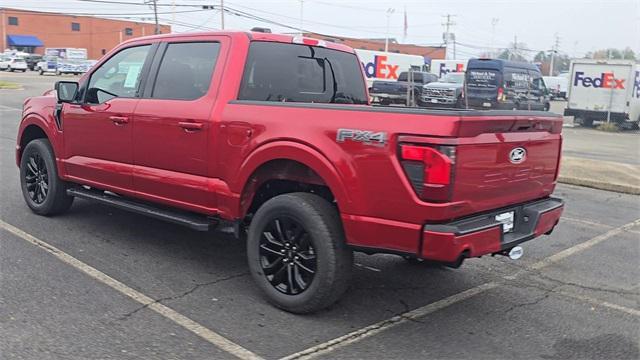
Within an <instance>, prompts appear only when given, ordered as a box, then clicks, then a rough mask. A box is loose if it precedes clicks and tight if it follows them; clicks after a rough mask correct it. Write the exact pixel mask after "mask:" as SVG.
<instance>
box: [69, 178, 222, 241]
mask: <svg viewBox="0 0 640 360" xmlns="http://www.w3.org/2000/svg"><path fill="white" fill-rule="evenodd" d="M67 195H69V196H73V197H77V198H80V199H85V200H90V201H96V202H99V203H102V204H106V205H110V206H113V207H117V208H119V209H122V210H126V211H131V212H134V213H138V214H142V215H146V216H150V217H152V218H156V219H160V220H164V221H168V222H171V223H174V224H178V225H183V226H186V227H188V228H191V229H193V230H197V231H209V229H211V228H214V227H215V226H216V225H217V222H216V220H213V219H211V218H208V217H206V216H204V215H198V214H194V213H189V212H185V211H180V210H173V209H168V208H164V207H158V206H154V205H152V204H149V203H144V202H140V201H136V200H131V199H125V198H123V197H120V196H117V195H111V194H109V193H105V192H103V191H97V190H89V189H85V188H71V189H67Z"/></svg>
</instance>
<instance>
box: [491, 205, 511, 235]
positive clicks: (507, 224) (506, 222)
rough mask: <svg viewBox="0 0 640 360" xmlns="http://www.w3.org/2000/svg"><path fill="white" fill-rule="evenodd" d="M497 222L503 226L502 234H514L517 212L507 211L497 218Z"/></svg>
mask: <svg viewBox="0 0 640 360" xmlns="http://www.w3.org/2000/svg"><path fill="white" fill-rule="evenodd" d="M495 219H496V221H497V222H499V223H501V224H502V233H503V234H507V233H510V232H513V229H514V227H515V226H514V224H515V221H514V220H515V211H507V212H503V213H500V214H498V215H496V216H495Z"/></svg>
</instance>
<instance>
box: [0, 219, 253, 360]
mask: <svg viewBox="0 0 640 360" xmlns="http://www.w3.org/2000/svg"><path fill="white" fill-rule="evenodd" d="M0 228H3V229H5V230H6V231H8V232H10V233H11V234H13V235H15V236H17V237H18V238H20V239H23V240H25V241H27V242H29V243H31V244H33V245H35V246H37V247H39V248H41V249H43V250H44V251H46V252H48V253H49V254H51V255H53V256H55V257H56V258H58V260H60V261H62V262H63V263H66V264H67V265H70V266H72V267H74V268H76V269H77V270H80V271H82V272H83V273H85V274H87V275H89V276H90V277H92V278H94V279H95V280H97V281H99V282H101V283H103V284H105V285H107V286H109V287H111V288H112V289H114V290H116V291H118V292H119V293H121V294H123V295H125V296H127V297H129V298H130V299H132V300H135V301H136V302H138V303H140V304H142V305H144V306H146V307H147V308H149V309H151V310H153V311H155V312H156V313H158V314H160V315H162V316H163V317H165V318H167V319H169V320H171V321H173V322H174V323H176V324H178V325H180V326H182V327H183V328H185V329H187V330H189V331H191V332H192V333H194V334H196V335H198V336H199V337H201V338H202V339H204V340H206V341H208V342H209V343H211V344H213V345H214V346H216V347H218V348H219V349H221V350H224V351H226V352H228V353H229V354H231V355H234V356H236V357H238V358H240V359H243V360H249V359H252V360H261V359H262V358H261V357H260V356H258V355H256V354H254V353H253V352H251V351H249V350H247V349H245V348H243V347H242V346H240V345H238V344H236V343H234V342H232V341H231V340H229V339H227V338H225V337H224V336H222V335H220V334H218V333H216V332H214V331H213V330H211V329H209V328H206V327H205V326H203V325H201V324H199V323H197V322H196V321H194V320H191V319H190V318H188V317H186V316H184V315H182V314H180V313H179V312H177V311H175V310H173V309H171V308H169V307H168V306H166V305H163V304H161V303H159V302H156V301H155V300H154V299H152V298H150V297H149V296H147V295H145V294H143V293H141V292H139V291H137V290H135V289H132V288H130V287H129V286H127V285H125V284H123V283H121V282H120V281H118V280H116V279H114V278H112V277H110V276H109V275H107V274H105V273H103V272H101V271H100V270H98V269H96V268H94V267H92V266H90V265H88V264H86V263H84V262H82V261H80V260H78V259H76V258H75V257H73V256H71V255H69V254H67V253H65V252H64V251H62V250H60V249H58V248H57V247H55V246H53V245H50V244H48V243H46V242H44V241H42V240H40V239H38V238H36V237H35V236H33V235H31V234H29V233H26V232H24V231H22V230H20V229H18V228H17V227H15V226H13V225H11V224H8V223H6V222H4V221H2V220H0Z"/></svg>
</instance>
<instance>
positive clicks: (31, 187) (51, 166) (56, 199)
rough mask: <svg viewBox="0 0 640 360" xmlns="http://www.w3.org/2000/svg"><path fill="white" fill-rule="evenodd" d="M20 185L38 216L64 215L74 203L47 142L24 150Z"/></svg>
mask: <svg viewBox="0 0 640 360" xmlns="http://www.w3.org/2000/svg"><path fill="white" fill-rule="evenodd" d="M20 185H21V188H22V195H23V197H24V200H25V202H26V203H27V205H28V206H29V208H30V209H31V210H32V211H33V212H34V213H36V214H38V215H44V216H51V215H57V214H61V213H63V212H65V211H67V210H69V208H70V207H71V205H72V204H73V197H72V196H68V195H67V183H66V182H64V181H62V180H61V179H60V178H59V177H58V169H57V168H56V162H55V156H54V154H53V149H52V148H51V143H49V140H47V139H35V140H33V141H31V142H30V143H29V144H27V146H26V147H25V148H24V151H23V152H22V158H21V159H20Z"/></svg>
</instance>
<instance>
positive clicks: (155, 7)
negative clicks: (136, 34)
mask: <svg viewBox="0 0 640 360" xmlns="http://www.w3.org/2000/svg"><path fill="white" fill-rule="evenodd" d="M145 3H147V4H149V3H151V5H152V6H153V17H154V18H155V23H156V28H155V34H156V35H158V34H160V24H158V0H146V1H145Z"/></svg>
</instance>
